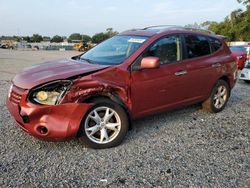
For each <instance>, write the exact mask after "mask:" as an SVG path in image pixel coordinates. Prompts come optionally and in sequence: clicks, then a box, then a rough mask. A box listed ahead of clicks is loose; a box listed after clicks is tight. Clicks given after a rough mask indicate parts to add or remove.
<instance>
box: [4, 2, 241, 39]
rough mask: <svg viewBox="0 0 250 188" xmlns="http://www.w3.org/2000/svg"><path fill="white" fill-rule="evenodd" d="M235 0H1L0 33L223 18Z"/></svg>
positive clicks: (99, 28) (52, 32) (125, 27)
mask: <svg viewBox="0 0 250 188" xmlns="http://www.w3.org/2000/svg"><path fill="white" fill-rule="evenodd" d="M238 8H242V6H241V5H240V4H239V3H237V1H236V0H189V1H187V0H0V36H2V35H8V36H12V35H19V36H26V35H32V34H34V33H39V34H41V35H43V36H54V35H61V36H69V35H70V34H72V33H81V34H88V35H90V36H92V35H94V34H95V33H99V32H103V31H105V30H106V28H110V27H111V28H113V29H114V30H116V31H118V32H121V31H124V30H128V29H132V28H143V27H146V26H152V25H164V24H165V25H187V24H193V23H195V22H196V23H202V22H204V21H208V20H209V21H222V20H223V19H224V18H225V17H226V16H227V15H229V14H230V13H231V12H232V11H233V10H235V9H238Z"/></svg>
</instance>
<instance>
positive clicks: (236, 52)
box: [230, 45, 250, 70]
mask: <svg viewBox="0 0 250 188" xmlns="http://www.w3.org/2000/svg"><path fill="white" fill-rule="evenodd" d="M249 47H250V46H249V45H239V46H230V50H231V52H232V54H233V57H234V58H235V61H236V62H237V65H238V69H240V70H242V69H243V68H244V65H245V62H246V60H247V59H248V57H247V48H249Z"/></svg>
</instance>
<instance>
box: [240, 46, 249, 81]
mask: <svg viewBox="0 0 250 188" xmlns="http://www.w3.org/2000/svg"><path fill="white" fill-rule="evenodd" d="M239 79H240V80H244V81H245V82H247V83H250V47H248V48H247V60H246V62H245V66H244V68H243V69H242V71H241V73H240V77H239Z"/></svg>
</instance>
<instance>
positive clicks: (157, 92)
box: [131, 36, 188, 118]
mask: <svg viewBox="0 0 250 188" xmlns="http://www.w3.org/2000/svg"><path fill="white" fill-rule="evenodd" d="M148 56H154V57H158V58H159V59H160V64H161V66H160V67H159V68H156V69H144V70H136V67H139V65H140V62H141V59H142V58H143V57H148ZM186 73H187V72H186V65H185V64H183V63H182V42H181V37H180V36H166V37H164V38H161V39H160V40H158V41H157V42H155V43H154V44H153V45H151V47H149V48H148V49H147V50H146V51H145V52H144V53H143V54H142V55H141V56H140V57H139V58H138V59H137V60H136V62H135V63H134V65H133V66H132V73H131V78H132V85H131V100H132V104H133V106H132V111H133V114H134V116H135V118H136V117H141V116H144V115H148V114H151V113H155V112H158V111H159V112H160V111H161V110H163V109H166V108H168V107H174V106H178V104H179V103H181V102H182V101H185V99H186V95H185V91H186V90H187V89H188V88H187V86H186V84H185V79H186V78H185V77H186Z"/></svg>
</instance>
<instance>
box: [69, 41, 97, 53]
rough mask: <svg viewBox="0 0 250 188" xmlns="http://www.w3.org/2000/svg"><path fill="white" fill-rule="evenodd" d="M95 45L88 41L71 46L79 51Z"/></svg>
mask: <svg viewBox="0 0 250 188" xmlns="http://www.w3.org/2000/svg"><path fill="white" fill-rule="evenodd" d="M94 46H95V44H93V43H91V42H88V43H85V42H80V43H76V44H75V45H74V46H73V48H74V49H75V50H77V51H79V52H85V51H88V50H89V49H91V48H93V47H94Z"/></svg>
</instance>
